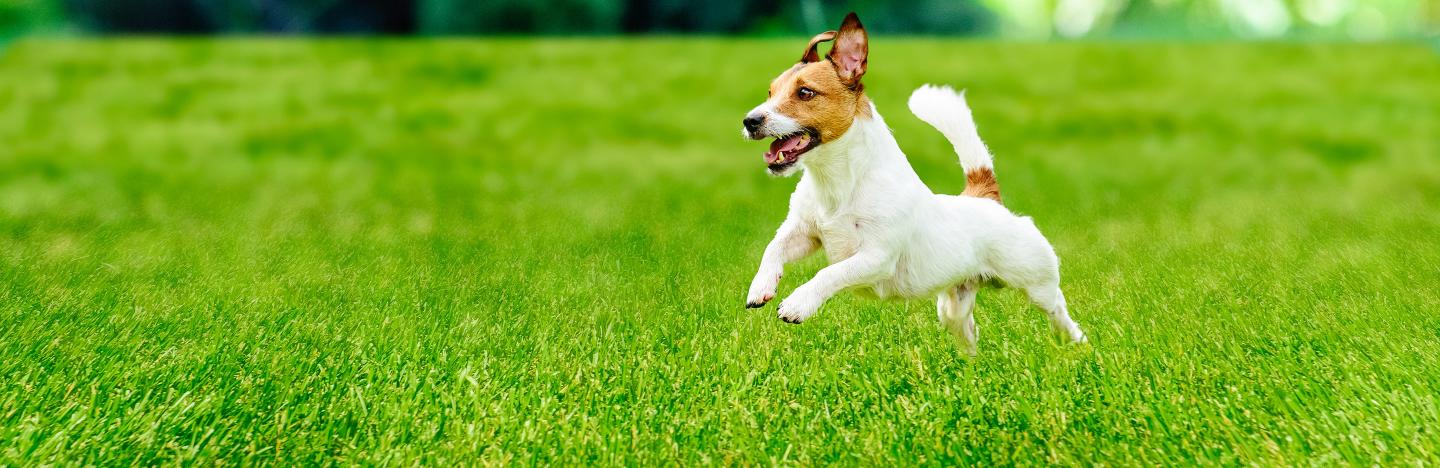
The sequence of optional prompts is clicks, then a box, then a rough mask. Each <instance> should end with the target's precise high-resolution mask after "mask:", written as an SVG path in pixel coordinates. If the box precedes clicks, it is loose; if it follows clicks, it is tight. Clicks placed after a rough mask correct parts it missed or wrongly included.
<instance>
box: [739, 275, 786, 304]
mask: <svg viewBox="0 0 1440 468" xmlns="http://www.w3.org/2000/svg"><path fill="white" fill-rule="evenodd" d="M779 286H780V273H761V274H758V275H755V281H751V282H750V294H748V295H746V296H745V308H746V309H757V308H760V307H762V306H764V305H765V304H766V303H767V302H770V300H771V299H775V288H777V287H779Z"/></svg>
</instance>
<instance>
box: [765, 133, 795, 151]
mask: <svg viewBox="0 0 1440 468" xmlns="http://www.w3.org/2000/svg"><path fill="white" fill-rule="evenodd" d="M796 146H800V136H799V135H796V136H792V137H790V138H786V139H784V140H775V141H774V142H771V143H770V151H777V152H778V151H790V150H793V149H795V147H796Z"/></svg>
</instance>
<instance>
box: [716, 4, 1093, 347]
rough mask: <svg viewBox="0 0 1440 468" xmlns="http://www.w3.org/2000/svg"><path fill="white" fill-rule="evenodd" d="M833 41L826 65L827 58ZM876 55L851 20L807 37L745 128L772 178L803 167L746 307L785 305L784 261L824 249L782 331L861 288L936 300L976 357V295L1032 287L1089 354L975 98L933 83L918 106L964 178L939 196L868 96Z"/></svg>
mask: <svg viewBox="0 0 1440 468" xmlns="http://www.w3.org/2000/svg"><path fill="white" fill-rule="evenodd" d="M832 40H833V41H834V42H835V44H834V46H833V47H832V48H831V50H830V53H829V54H828V55H827V56H826V57H825V58H824V59H821V58H820V56H819V54H818V52H817V50H816V49H817V47H818V46H819V44H820V43H821V42H827V41H832ZM868 54H869V39H868V38H867V36H866V34H865V28H864V27H863V26H861V24H860V20H859V19H858V18H857V17H856V16H855V14H854V13H851V14H850V15H848V16H846V17H845V21H844V22H843V23H842V24H841V25H840V30H839V31H828V32H825V33H822V34H820V35H817V36H815V37H814V38H813V39H810V44H809V45H807V46H806V48H805V54H804V55H803V56H802V57H801V59H800V62H799V63H797V64H795V66H793V67H790V69H788V70H785V71H784V72H783V73H781V74H780V76H779V77H778V78H775V80H774V81H772V82H771V83H770V97H769V99H767V100H766V101H765V103H764V104H761V105H760V106H759V107H756V108H755V109H754V110H752V111H750V113H749V114H748V115H746V116H745V120H744V126H745V129H744V133H745V136H746V137H748V138H751V139H755V140H760V139H765V138H774V139H775V141H773V142H772V143H771V144H770V150H769V151H767V152H766V153H765V162H766V164H767V165H768V166H769V170H770V173H771V174H774V175H782V176H783V175H790V174H793V173H795V172H797V171H798V169H799V168H803V169H804V174H803V175H802V176H801V178H800V183H799V185H798V186H797V187H796V188H795V192H794V193H793V194H791V195H790V212H789V214H788V215H787V216H786V218H785V222H784V223H782V224H781V225H780V229H779V230H778V231H777V232H776V233H775V239H774V240H772V241H770V245H769V246H767V247H766V248H765V254H764V257H763V258H762V259H761V260H760V270H759V272H757V273H756V274H755V279H754V281H752V282H751V284H750V294H749V297H747V298H746V300H745V305H746V307H750V308H755V307H761V306H763V305H765V303H766V302H769V301H770V300H771V299H774V298H775V288H776V287H777V286H779V283H780V277H781V274H782V271H783V269H784V266H785V264H786V263H789V262H793V261H796V260H799V259H801V258H804V257H806V256H808V255H810V254H811V253H813V252H815V251H816V250H817V249H819V248H824V249H825V255H826V256H827V257H829V260H830V265H829V266H827V267H825V268H824V269H822V270H820V272H819V273H817V274H816V275H815V277H814V278H811V279H810V281H808V282H806V283H805V284H803V285H801V286H800V287H799V288H796V289H795V291H794V292H793V293H791V294H790V296H789V297H787V298H785V299H784V300H783V301H781V302H780V306H779V315H780V319H781V320H784V321H786V322H790V323H800V322H802V321H804V320H805V319H807V318H810V316H812V315H815V312H816V311H818V310H819V309H820V305H821V304H824V303H825V300H826V299H829V298H830V296H833V295H835V294H836V293H838V292H840V291H841V290H844V289H847V288H852V287H861V288H865V289H869V290H871V291H873V292H874V293H875V295H877V296H880V297H907V298H908V297H919V296H927V295H937V307H938V309H939V316H940V322H941V323H943V324H944V325H945V327H946V328H947V329H948V330H949V331H950V332H951V333H953V334H954V335H955V336H957V337H958V338H959V339H960V340H961V342H962V344H963V345H964V346H965V348H966V350H967V351H968V352H969V353H970V354H974V353H975V341H976V338H977V332H976V328H975V319H974V317H973V315H972V314H971V312H972V309H973V308H974V306H975V293H976V291H977V290H978V288H979V287H980V286H982V285H985V284H990V283H993V282H996V281H998V282H1000V283H1003V284H1005V285H1009V286H1013V287H1018V288H1022V289H1024V290H1025V292H1026V293H1027V294H1029V296H1030V299H1031V300H1032V301H1034V303H1035V304H1036V305H1037V306H1039V307H1040V308H1041V309H1044V310H1045V312H1046V313H1047V314H1048V315H1049V318H1050V325H1051V328H1052V329H1053V330H1054V331H1055V332H1056V334H1057V335H1058V336H1059V337H1060V338H1061V339H1063V340H1066V341H1069V342H1084V341H1085V340H1086V338H1085V334H1084V333H1083V332H1081V331H1080V327H1079V326H1077V325H1076V324H1075V322H1074V321H1073V320H1071V319H1070V314H1069V312H1068V311H1067V310H1066V307H1065V297H1064V296H1063V295H1062V294H1061V293H1060V271H1059V261H1058V260H1057V259H1056V258H1055V251H1054V249H1052V248H1051V247H1050V243H1049V242H1048V241H1046V240H1045V236H1043V235H1041V234H1040V230H1039V229H1037V228H1036V227H1035V223H1034V222H1032V221H1031V220H1030V218H1029V217H1023V216H1016V215H1015V214H1013V213H1011V212H1010V210H1008V209H1006V208H1005V206H1004V205H1001V203H1000V187H999V184H998V183H997V182H996V181H995V173H994V169H993V167H992V166H991V161H990V152H989V150H988V149H986V148H985V144H984V143H982V142H981V141H980V135H979V134H978V133H977V132H976V129H975V122H974V120H973V119H972V118H971V115H970V109H969V107H967V106H966V104H965V98H964V96H963V95H962V94H956V93H955V92H954V91H952V90H951V89H950V88H946V87H934V86H929V85H926V86H923V87H921V88H920V89H917V90H915V92H914V94H912V95H911V96H910V111H911V112H914V113H915V115H916V116H917V117H919V118H920V119H921V120H924V121H925V122H927V123H929V124H930V125H931V126H934V127H935V129H937V130H939V131H940V132H941V133H943V134H945V137H946V138H947V139H949V140H950V143H951V144H952V145H954V147H955V152H956V153H958V154H959V156H960V164H961V166H963V167H964V170H965V180H966V187H965V191H964V192H962V193H961V194H960V195H959V196H955V195H938V194H935V193H932V192H931V191H930V189H929V187H926V186H925V184H924V183H923V182H921V181H920V177H919V176H917V175H916V174H915V170H914V169H912V168H911V167H910V164H909V163H908V162H907V161H906V160H905V154H904V153H902V152H901V151H900V147H899V145H897V144H896V143H895V138H894V136H892V135H891V134H890V129H889V128H888V127H886V126H885V121H884V120H883V119H881V118H880V114H879V113H878V112H876V110H875V106H874V104H872V103H871V102H870V100H869V99H868V98H866V96H865V90H864V86H863V85H862V84H861V82H860V78H861V77H862V76H864V75H865V67H866V60H867V56H868Z"/></svg>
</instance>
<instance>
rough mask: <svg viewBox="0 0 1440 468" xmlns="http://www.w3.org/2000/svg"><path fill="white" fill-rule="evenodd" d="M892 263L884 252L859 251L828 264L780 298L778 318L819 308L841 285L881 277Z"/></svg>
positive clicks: (797, 318) (795, 318)
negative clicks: (788, 295)
mask: <svg viewBox="0 0 1440 468" xmlns="http://www.w3.org/2000/svg"><path fill="white" fill-rule="evenodd" d="M894 265H895V261H894V259H893V258H892V257H891V256H890V255H887V254H886V253H885V252H880V251H860V252H857V253H856V254H855V255H852V256H851V257H850V258H847V259H844V260H841V261H840V262H839V263H836V264H834V265H830V266H828V267H825V268H823V269H821V270H820V272H819V273H816V274H815V277H814V278H810V281H807V282H805V284H802V285H800V287H799V288H796V289H795V292H792V293H790V297H787V298H785V300H784V301H781V302H780V310H779V314H780V320H784V321H786V322H790V323H800V322H803V321H805V319H807V318H810V316H812V315H815V312H818V311H819V310H820V305H821V304H824V303H825V300H826V299H829V298H830V296H834V295H835V293H838V292H840V291H842V290H844V289H845V288H848V287H851V286H859V285H862V284H866V283H870V282H874V281H875V280H879V279H881V278H884V277H885V276H886V275H887V274H888V273H887V271H888V270H890V269H892V268H893V267H894Z"/></svg>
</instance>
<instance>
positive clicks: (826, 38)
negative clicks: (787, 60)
mask: <svg viewBox="0 0 1440 468" xmlns="http://www.w3.org/2000/svg"><path fill="white" fill-rule="evenodd" d="M833 40H835V31H825V32H823V33H820V34H816V35H815V37H812V38H810V45H807V46H805V55H802V56H800V63H810V62H819V61H820V51H819V50H817V49H819V48H820V43H821V42H830V41H833Z"/></svg>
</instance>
